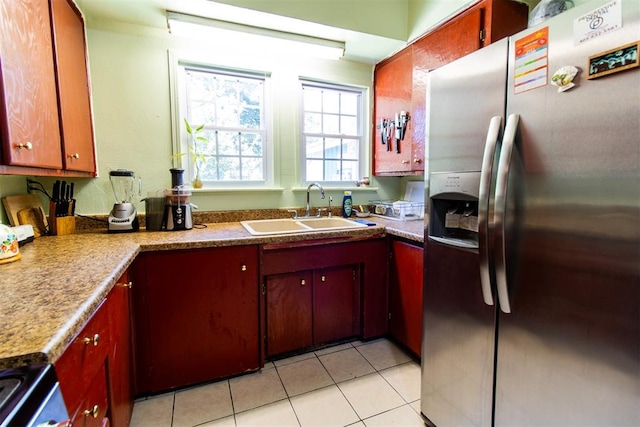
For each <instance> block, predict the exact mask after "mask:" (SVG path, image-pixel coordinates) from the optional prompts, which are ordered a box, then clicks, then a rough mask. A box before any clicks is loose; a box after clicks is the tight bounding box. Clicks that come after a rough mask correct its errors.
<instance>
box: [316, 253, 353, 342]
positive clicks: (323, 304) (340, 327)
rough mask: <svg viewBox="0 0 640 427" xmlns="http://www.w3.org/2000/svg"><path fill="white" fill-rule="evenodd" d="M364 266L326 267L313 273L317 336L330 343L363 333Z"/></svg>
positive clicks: (317, 339)
mask: <svg viewBox="0 0 640 427" xmlns="http://www.w3.org/2000/svg"><path fill="white" fill-rule="evenodd" d="M360 289H361V281H360V268H359V267H358V266H357V265H353V266H344V267H335V268H324V269H321V270H316V271H314V274H313V339H314V340H315V342H316V343H317V344H325V343H330V342H332V341H337V340H339V339H342V338H347V337H352V336H355V335H358V334H359V333H360Z"/></svg>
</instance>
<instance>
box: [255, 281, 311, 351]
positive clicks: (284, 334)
mask: <svg viewBox="0 0 640 427" xmlns="http://www.w3.org/2000/svg"><path fill="white" fill-rule="evenodd" d="M312 281H313V275H312V273H311V272H310V271H303V272H299V273H290V274H277V275H272V276H267V277H266V278H265V287H266V300H267V304H266V305H267V307H266V312H267V313H266V315H267V316H266V317H267V325H266V327H267V344H266V347H267V348H266V354H267V356H273V355H276V354H282V353H286V352H289V351H293V350H298V349H301V348H305V347H309V346H310V345H312V344H313V335H312V334H313V326H312V325H313V323H312V322H313V316H312V310H313V303H312V298H313V292H312V288H313V283H312Z"/></svg>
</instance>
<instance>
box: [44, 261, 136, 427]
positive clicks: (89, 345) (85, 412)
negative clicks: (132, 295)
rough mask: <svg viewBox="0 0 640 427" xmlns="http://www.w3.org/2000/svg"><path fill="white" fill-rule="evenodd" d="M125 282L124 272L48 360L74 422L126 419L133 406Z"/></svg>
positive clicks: (111, 422) (89, 423)
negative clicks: (64, 345)
mask: <svg viewBox="0 0 640 427" xmlns="http://www.w3.org/2000/svg"><path fill="white" fill-rule="evenodd" d="M130 288H131V282H129V278H128V273H125V274H124V275H123V277H122V278H121V279H120V280H118V282H117V283H116V284H115V285H114V287H113V288H112V290H111V291H110V292H109V295H107V297H106V299H105V300H104V301H103V302H102V303H101V304H100V305H99V306H98V308H97V309H96V310H95V312H94V313H93V315H92V316H91V317H90V319H89V320H88V321H87V323H86V324H85V325H84V327H83V328H82V330H81V331H80V333H78V335H77V336H76V337H75V338H74V339H73V341H72V342H71V343H70V344H69V346H68V347H67V348H66V349H65V351H64V353H63V354H62V356H61V357H60V359H58V360H57V361H56V362H55V364H54V366H55V369H56V373H57V375H58V380H59V382H60V389H61V390H62V395H63V397H64V401H65V404H66V405H67V410H68V412H69V415H70V416H71V419H72V421H73V425H74V426H87V427H88V426H104V425H112V426H114V427H121V426H122V427H126V426H128V425H129V421H130V419H131V412H132V409H133V393H132V388H131V386H132V381H131V380H132V366H133V364H132V360H133V355H132V352H131V349H132V345H131V339H132V336H131V316H130V306H129V292H130ZM107 423H108V424H107Z"/></svg>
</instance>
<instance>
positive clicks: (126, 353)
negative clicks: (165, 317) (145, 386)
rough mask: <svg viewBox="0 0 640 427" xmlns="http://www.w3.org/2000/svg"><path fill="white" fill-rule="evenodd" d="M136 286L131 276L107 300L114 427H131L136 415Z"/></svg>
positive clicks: (123, 280) (121, 281) (110, 409)
mask: <svg viewBox="0 0 640 427" xmlns="http://www.w3.org/2000/svg"><path fill="white" fill-rule="evenodd" d="M133 286H134V285H133V282H132V281H131V278H130V277H129V273H128V272H127V273H126V274H125V275H123V276H122V277H121V278H120V280H119V281H118V283H116V285H115V286H114V287H113V289H111V292H110V293H109V296H108V297H107V304H108V305H107V307H108V310H109V330H110V334H111V348H110V351H109V358H108V361H109V375H110V387H109V402H110V405H109V411H110V416H109V418H110V420H111V425H112V426H114V427H120V426H128V425H129V420H130V419H131V413H132V412H133V398H134V388H133V386H134V366H135V364H134V360H135V357H134V356H135V355H134V352H133V321H132V320H133V316H132V314H133V313H132V306H131V293H132V292H133Z"/></svg>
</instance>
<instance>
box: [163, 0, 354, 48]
mask: <svg viewBox="0 0 640 427" xmlns="http://www.w3.org/2000/svg"><path fill="white" fill-rule="evenodd" d="M167 26H168V27H169V32H170V33H171V34H175V35H180V36H185V37H193V38H200V39H205V40H206V39H211V38H213V40H224V41H226V42H227V43H229V44H230V45H231V46H234V47H241V46H245V47H247V48H251V49H253V50H255V51H258V52H273V53H280V54H283V53H284V54H287V55H306V56H315V57H319V58H328V59H339V58H341V57H342V56H343V55H344V48H345V44H344V42H341V41H336V40H328V39H323V38H319V37H313V36H307V35H303V34H295V33H289V32H286V31H278V30H272V29H269V28H262V27H255V26H252V25H244V24H238V23H235V22H229V21H221V20H218V19H213V18H203V17H201V16H195V15H187V14H183V13H178V12H171V11H167Z"/></svg>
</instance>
